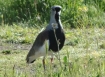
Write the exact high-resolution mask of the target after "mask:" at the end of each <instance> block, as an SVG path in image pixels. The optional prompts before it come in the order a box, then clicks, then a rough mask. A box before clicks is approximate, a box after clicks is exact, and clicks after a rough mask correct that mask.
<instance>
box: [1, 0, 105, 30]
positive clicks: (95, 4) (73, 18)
mask: <svg viewBox="0 0 105 77" xmlns="http://www.w3.org/2000/svg"><path fill="white" fill-rule="evenodd" d="M55 4H56V5H61V6H62V15H61V16H62V17H61V18H62V21H63V23H66V24H69V27H72V28H75V27H83V26H85V27H90V26H99V27H103V26H104V25H105V21H104V20H105V1H104V0H56V1H51V0H7V1H4V0H0V22H1V23H10V24H12V23H13V22H17V23H19V22H25V23H27V24H28V25H31V26H32V25H33V26H36V24H39V23H40V24H39V25H41V24H42V23H43V22H46V21H47V22H48V21H49V15H50V14H49V13H50V8H51V6H53V5H55Z"/></svg>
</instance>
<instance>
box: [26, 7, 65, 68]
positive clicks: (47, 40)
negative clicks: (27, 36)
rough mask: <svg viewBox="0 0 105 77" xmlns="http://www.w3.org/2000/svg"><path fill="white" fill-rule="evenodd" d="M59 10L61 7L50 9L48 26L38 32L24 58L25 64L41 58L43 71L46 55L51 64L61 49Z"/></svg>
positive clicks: (62, 30)
mask: <svg viewBox="0 0 105 77" xmlns="http://www.w3.org/2000/svg"><path fill="white" fill-rule="evenodd" d="M61 9H62V7H61V6H60V5H54V6H52V7H51V15H50V21H49V24H48V25H47V26H46V28H45V29H42V30H41V31H40V32H39V34H38V35H37V37H36V39H35V41H34V43H33V45H32V47H31V49H30V51H29V52H28V54H27V56H26V62H27V63H28V64H30V63H33V62H34V61H35V60H36V59H37V58H39V57H41V56H43V60H42V62H43V67H44V69H45V56H46V54H48V55H49V56H51V63H52V62H53V56H54V54H56V53H57V52H59V50H61V49H62V48H63V46H64V43H65V33H64V29H63V26H62V23H61V20H60V15H61Z"/></svg>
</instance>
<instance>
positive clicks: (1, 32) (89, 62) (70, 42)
mask: <svg viewBox="0 0 105 77" xmlns="http://www.w3.org/2000/svg"><path fill="white" fill-rule="evenodd" d="M39 31H40V29H36V28H35V27H28V26H21V25H16V24H14V25H13V26H8V25H3V26H0V77H70V76H71V77H104V76H105V72H104V71H105V50H104V49H105V46H104V45H105V40H104V38H105V30H104V29H103V28H96V27H95V28H87V29H86V28H82V29H79V28H77V29H71V30H70V29H65V34H66V42H65V46H64V48H63V49H62V50H61V51H60V58H61V64H62V68H61V66H60V63H59V60H57V58H56V57H55V58H54V63H53V65H51V63H50V59H49V58H48V59H46V71H45V72H44V69H43V66H42V62H41V61H42V58H38V59H37V60H36V62H35V63H33V64H30V65H27V64H26V62H25V58H26V55H27V53H28V51H29V49H30V47H31V45H32V43H33V41H34V39H35V37H36V35H37V34H38V32H39ZM27 40H28V41H27ZM23 41H24V42H23Z"/></svg>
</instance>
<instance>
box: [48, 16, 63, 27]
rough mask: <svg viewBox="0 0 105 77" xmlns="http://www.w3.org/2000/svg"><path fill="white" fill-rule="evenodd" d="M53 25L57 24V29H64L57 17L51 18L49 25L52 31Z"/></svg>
mask: <svg viewBox="0 0 105 77" xmlns="http://www.w3.org/2000/svg"><path fill="white" fill-rule="evenodd" d="M53 23H54V24H56V29H63V27H62V23H61V20H60V17H59V18H58V19H56V18H55V16H51V18H50V23H49V25H48V27H49V28H50V29H52V26H53V25H52V24H53Z"/></svg>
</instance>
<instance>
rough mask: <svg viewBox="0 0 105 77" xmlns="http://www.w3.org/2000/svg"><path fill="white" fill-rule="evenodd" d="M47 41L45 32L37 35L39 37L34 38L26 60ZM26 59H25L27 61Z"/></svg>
mask: <svg viewBox="0 0 105 77" xmlns="http://www.w3.org/2000/svg"><path fill="white" fill-rule="evenodd" d="M47 39H48V32H47V31H46V30H44V31H42V32H40V33H39V35H38V36H37V37H36V40H35V42H34V44H33V46H32V48H31V49H30V51H29V53H28V55H27V58H29V57H30V56H33V55H35V53H36V52H38V50H39V49H40V48H41V47H42V46H43V44H44V42H45V41H46V40H47ZM27 58H26V59H27Z"/></svg>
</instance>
